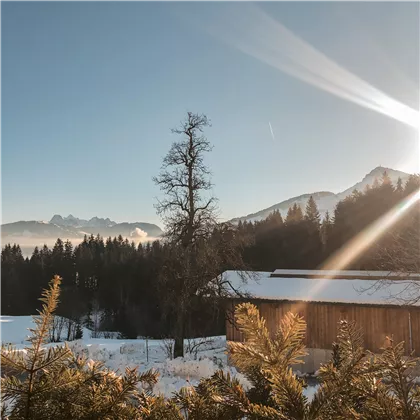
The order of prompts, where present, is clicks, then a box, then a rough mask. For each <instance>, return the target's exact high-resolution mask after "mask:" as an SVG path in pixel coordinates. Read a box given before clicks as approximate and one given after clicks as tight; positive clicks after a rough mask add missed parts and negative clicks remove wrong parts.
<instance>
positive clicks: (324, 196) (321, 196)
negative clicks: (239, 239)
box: [231, 166, 410, 223]
mask: <svg viewBox="0 0 420 420" xmlns="http://www.w3.org/2000/svg"><path fill="white" fill-rule="evenodd" d="M385 171H386V172H387V174H388V176H389V177H390V178H391V181H392V182H393V183H394V184H395V183H396V182H397V180H398V178H401V179H402V181H403V182H405V181H406V180H407V179H408V177H409V176H410V174H407V173H405V172H401V171H396V170H394V169H391V168H384V167H382V166H378V167H377V168H375V169H373V170H372V171H371V172H369V173H368V174H366V176H365V177H364V178H363V179H362V180H361V181H360V182H358V183H356V184H355V185H353V186H352V187H350V188H347V189H346V190H344V191H342V192H340V193H338V194H334V193H332V192H330V191H319V192H313V193H310V194H303V195H299V196H297V197H293V198H289V199H288V200H285V201H282V202H280V203H277V204H274V205H273V206H271V207H268V208H266V209H263V210H260V211H257V212H255V213H252V214H248V215H247V216H242V217H236V218H234V219H232V220H231V222H233V223H238V222H239V221H240V220H241V221H245V220H246V221H251V222H253V221H257V220H263V219H265V218H266V217H267V216H268V215H269V214H270V213H272V212H273V211H274V210H277V209H278V210H279V211H280V213H281V215H282V216H283V217H284V216H286V214H287V211H288V209H289V207H290V206H293V204H294V203H296V204H297V205H299V206H301V207H302V210H305V206H306V203H307V202H308V199H309V197H310V196H312V197H313V198H314V200H315V202H316V204H317V206H318V209H319V212H320V214H321V217H323V216H324V215H325V213H326V212H327V210H328V212H329V213H330V214H331V215H332V214H333V212H334V209H335V206H336V205H337V203H338V202H339V201H341V200H343V199H344V198H346V197H347V196H349V195H350V194H351V193H352V192H353V191H354V190H358V191H361V192H363V191H364V189H365V188H366V186H367V185H372V184H373V183H374V182H375V178H376V179H377V180H378V181H380V179H381V177H382V174H383V173H384V172H385Z"/></svg>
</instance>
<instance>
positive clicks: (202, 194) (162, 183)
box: [153, 112, 217, 248]
mask: <svg viewBox="0 0 420 420" xmlns="http://www.w3.org/2000/svg"><path fill="white" fill-rule="evenodd" d="M210 125H211V124H210V121H209V120H208V119H207V117H206V116H205V115H199V114H193V113H191V112H188V114H187V118H186V120H185V121H184V122H183V123H181V127H180V128H177V129H173V130H172V132H173V133H175V134H179V135H181V136H182V137H183V138H182V140H180V141H177V142H174V143H173V144H172V147H171V149H170V150H169V153H168V154H167V155H166V157H165V158H164V160H163V165H162V170H161V173H160V174H159V176H157V177H155V178H153V180H154V182H155V183H156V184H157V185H158V186H159V187H160V189H161V190H162V191H163V192H164V193H165V198H164V199H163V200H162V201H158V203H157V205H156V209H157V212H158V214H159V215H161V216H162V217H163V220H164V222H165V228H166V234H167V236H168V237H169V238H170V239H172V240H174V241H177V242H180V243H182V245H183V246H184V247H185V248H186V247H188V246H190V245H191V244H192V243H194V242H195V241H196V240H197V239H198V238H202V237H207V236H208V234H209V233H210V229H211V227H212V226H214V224H215V222H216V210H217V207H216V200H215V198H214V197H212V196H208V195H207V194H206V192H208V191H209V190H211V187H212V184H211V182H210V179H209V175H210V171H209V170H208V168H207V166H206V165H205V164H204V154H205V153H207V152H210V151H211V150H212V146H211V145H210V143H209V141H208V140H207V138H206V137H205V136H204V135H203V132H204V129H205V128H206V127H209V126H210Z"/></svg>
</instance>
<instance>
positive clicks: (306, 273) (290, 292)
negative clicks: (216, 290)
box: [223, 270, 420, 306]
mask: <svg viewBox="0 0 420 420" xmlns="http://www.w3.org/2000/svg"><path fill="white" fill-rule="evenodd" d="M246 273H247V274H250V276H246V280H245V282H244V280H243V278H244V276H243V274H244V272H241V274H240V273H239V272H237V271H226V272H224V273H223V276H224V279H225V280H228V282H229V283H230V284H231V285H232V289H233V290H236V291H238V292H240V293H242V294H247V295H248V296H252V297H253V298H254V299H261V300H290V301H312V302H337V303H356V304H371V305H401V304H403V303H409V304H410V305H415V306H420V302H414V298H415V296H418V297H420V282H419V281H417V280H418V275H415V276H405V277H401V276H398V281H391V280H390V279H394V277H395V276H394V275H391V276H390V275H389V274H390V273H388V272H369V273H367V272H360V271H359V272H358V271H352V272H350V271H343V272H341V273H342V274H340V272H334V273H332V272H324V275H323V272H322V270H276V271H274V272H273V273H271V272H246ZM276 273H277V275H276ZM279 274H280V276H279ZM332 274H334V278H331V276H332ZM378 279H381V280H383V281H380V282H379V281H378ZM379 285H382V287H379ZM233 290H232V294H231V296H232V298H236V297H238V296H237V295H235V293H234V291H233ZM408 301H409V302H408Z"/></svg>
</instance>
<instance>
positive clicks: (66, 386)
mask: <svg viewBox="0 0 420 420" xmlns="http://www.w3.org/2000/svg"><path fill="white" fill-rule="evenodd" d="M60 281H61V279H60V278H59V277H58V276H55V277H54V279H53V280H52V281H51V283H50V288H49V290H46V291H45V292H44V294H43V297H42V299H41V300H42V302H43V309H42V311H41V312H40V315H39V316H34V322H35V328H34V329H31V330H30V331H31V334H32V335H31V336H30V338H29V346H28V347H27V348H26V349H25V350H26V353H23V352H21V351H20V350H17V349H15V348H13V347H12V346H2V349H1V364H2V370H3V371H2V378H1V395H2V403H3V404H4V403H8V408H7V409H6V408H5V407H4V406H3V410H2V411H3V414H7V415H9V416H10V419H19V420H20V419H22V420H23V419H24V420H38V419H39V420H41V419H42V420H53V419H80V420H81V419H85V420H88V419H121V420H123V419H134V418H138V417H139V413H140V410H141V409H142V406H141V403H140V404H139V402H140V401H141V402H143V403H144V404H145V405H149V406H150V405H153V401H152V400H153V398H152V397H150V396H148V395H146V394H145V393H144V392H143V393H140V392H139V391H138V389H137V385H138V384H139V383H142V384H143V385H144V386H145V387H146V389H147V387H149V388H150V387H151V386H153V385H154V384H155V383H156V380H157V375H156V373H154V372H152V371H147V372H145V373H143V374H141V375H139V374H137V372H136V370H134V369H133V370H131V369H128V368H127V369H126V371H125V374H124V375H116V374H115V373H114V372H112V371H109V370H107V369H105V367H104V365H103V364H102V363H99V362H93V361H89V362H88V361H87V360H86V359H84V358H81V357H77V356H76V355H75V354H73V353H72V351H71V350H70V349H69V347H68V346H67V345H64V346H57V347H49V348H45V347H44V345H45V344H46V342H47V338H48V331H49V328H50V325H51V323H52V320H53V317H54V311H55V309H56V307H57V302H58V296H59V285H60ZM4 372H6V373H5V374H4V375H3V373H4Z"/></svg>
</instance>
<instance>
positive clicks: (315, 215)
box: [305, 195, 321, 229]
mask: <svg viewBox="0 0 420 420" xmlns="http://www.w3.org/2000/svg"><path fill="white" fill-rule="evenodd" d="M305 220H306V221H308V222H309V223H311V224H312V225H313V226H314V227H316V229H319V225H320V223H321V217H320V215H319V211H318V206H317V205H316V203H315V200H314V198H313V197H312V195H311V196H310V197H309V200H308V203H307V204H306V210H305Z"/></svg>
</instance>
